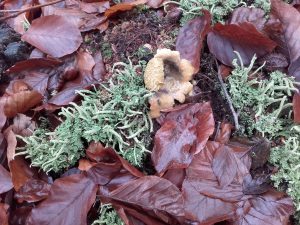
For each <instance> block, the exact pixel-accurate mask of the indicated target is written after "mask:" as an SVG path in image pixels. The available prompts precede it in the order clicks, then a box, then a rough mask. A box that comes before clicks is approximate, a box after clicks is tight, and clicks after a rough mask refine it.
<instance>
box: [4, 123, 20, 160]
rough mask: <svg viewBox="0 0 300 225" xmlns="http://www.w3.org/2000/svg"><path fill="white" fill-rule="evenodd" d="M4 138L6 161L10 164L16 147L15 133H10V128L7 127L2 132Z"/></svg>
mask: <svg viewBox="0 0 300 225" xmlns="http://www.w3.org/2000/svg"><path fill="white" fill-rule="evenodd" d="M4 137H5V139H6V142H7V149H6V156H7V161H8V162H10V161H11V160H13V158H14V156H15V153H16V147H17V138H16V135H15V133H14V132H13V131H12V126H9V127H8V128H7V129H6V130H5V131H4Z"/></svg>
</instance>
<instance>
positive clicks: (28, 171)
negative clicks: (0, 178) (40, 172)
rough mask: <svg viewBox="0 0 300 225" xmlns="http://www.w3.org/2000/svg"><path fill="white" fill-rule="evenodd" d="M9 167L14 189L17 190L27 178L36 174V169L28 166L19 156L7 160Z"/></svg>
mask: <svg viewBox="0 0 300 225" xmlns="http://www.w3.org/2000/svg"><path fill="white" fill-rule="evenodd" d="M9 168H10V173H11V177H12V182H13V185H14V189H15V190H16V191H19V190H20V188H21V187H22V186H23V185H24V184H26V182H27V181H28V180H30V179H31V178H32V177H34V176H35V175H36V171H34V170H33V169H32V168H31V167H29V165H28V164H27V162H26V161H25V160H24V159H23V158H21V157H19V156H18V157H15V159H14V160H12V161H10V162H9Z"/></svg>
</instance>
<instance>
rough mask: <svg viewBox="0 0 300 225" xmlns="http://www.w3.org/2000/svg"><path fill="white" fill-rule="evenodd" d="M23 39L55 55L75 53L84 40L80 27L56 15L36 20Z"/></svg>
mask: <svg viewBox="0 0 300 225" xmlns="http://www.w3.org/2000/svg"><path fill="white" fill-rule="evenodd" d="M22 39H23V40H24V41H27V42H28V43H30V44H31V45H33V46H34V47H36V48H38V49H40V50H41V51H43V52H45V53H47V54H49V55H51V56H53V57H62V56H65V55H67V54H71V53H73V52H74V51H76V50H77V49H78V47H79V46H80V44H81V42H82V37H81V34H80V31H79V30H78V28H77V27H76V26H75V25H73V24H72V23H70V22H68V20H66V19H65V18H63V17H61V16H55V15H52V16H44V17H40V18H38V19H36V20H34V21H33V22H32V24H31V26H30V28H29V30H28V31H27V32H26V33H25V34H24V35H23V36H22Z"/></svg>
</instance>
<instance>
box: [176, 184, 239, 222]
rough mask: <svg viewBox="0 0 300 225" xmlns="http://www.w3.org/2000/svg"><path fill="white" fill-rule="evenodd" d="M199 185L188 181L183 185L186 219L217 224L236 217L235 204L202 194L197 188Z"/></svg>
mask: <svg viewBox="0 0 300 225" xmlns="http://www.w3.org/2000/svg"><path fill="white" fill-rule="evenodd" d="M198 187H199V184H198V183H197V182H195V181H190V180H188V179H186V180H185V181H184V182H183V185H182V191H183V196H184V210H185V217H186V218H187V219H190V220H192V221H197V222H199V223H200V224H215V223H217V222H221V221H224V220H227V219H231V218H233V216H234V211H235V209H236V206H235V204H234V203H231V202H225V201H222V200H220V199H218V198H213V197H209V196H206V195H204V194H201V193H200V192H199V191H198V190H197V188H198Z"/></svg>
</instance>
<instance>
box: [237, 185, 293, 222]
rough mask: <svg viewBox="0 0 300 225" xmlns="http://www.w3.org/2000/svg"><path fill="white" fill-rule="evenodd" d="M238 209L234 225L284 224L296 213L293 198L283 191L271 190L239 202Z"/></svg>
mask: <svg viewBox="0 0 300 225" xmlns="http://www.w3.org/2000/svg"><path fill="white" fill-rule="evenodd" d="M239 205H240V207H239V209H237V211H236V215H237V219H236V220H235V221H234V222H233V223H232V225H240V224H243V225H253V224H259V225H270V224H272V225H282V224H286V223H284V221H288V217H289V216H290V215H292V214H293V213H294V207H293V202H292V200H291V198H289V197H285V196H284V194H283V193H282V192H278V191H274V190H270V191H269V192H267V193H265V194H263V195H261V196H260V195H259V196H257V197H252V198H250V199H247V200H246V201H243V202H241V203H239Z"/></svg>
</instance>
